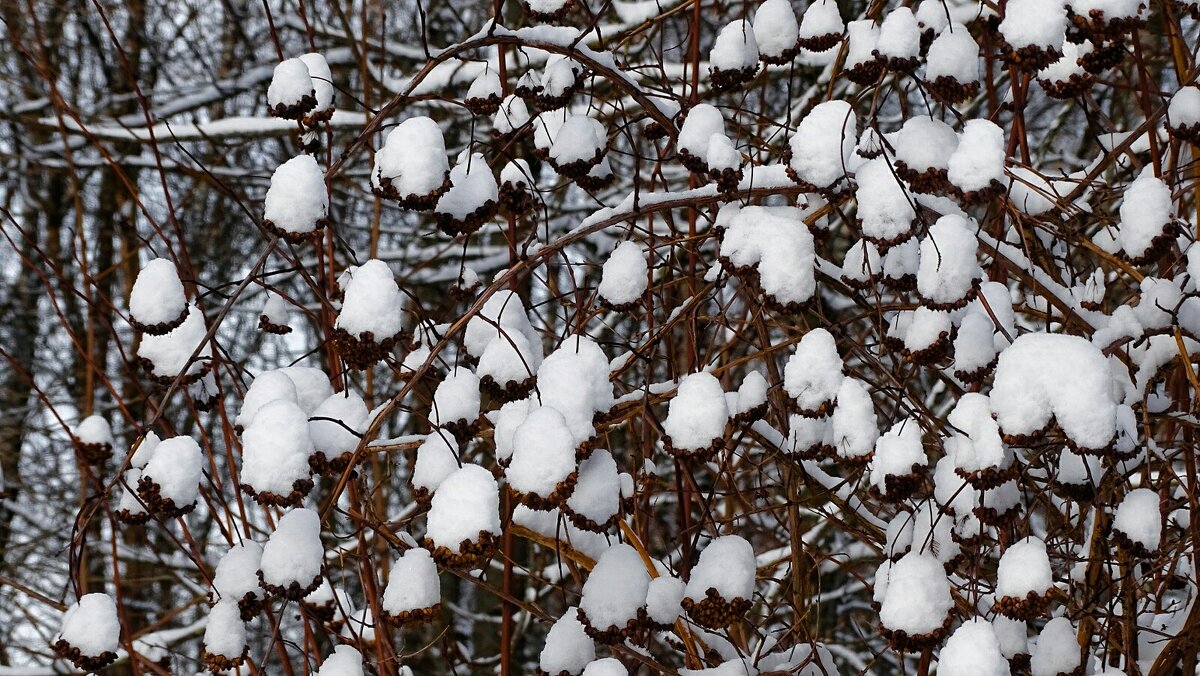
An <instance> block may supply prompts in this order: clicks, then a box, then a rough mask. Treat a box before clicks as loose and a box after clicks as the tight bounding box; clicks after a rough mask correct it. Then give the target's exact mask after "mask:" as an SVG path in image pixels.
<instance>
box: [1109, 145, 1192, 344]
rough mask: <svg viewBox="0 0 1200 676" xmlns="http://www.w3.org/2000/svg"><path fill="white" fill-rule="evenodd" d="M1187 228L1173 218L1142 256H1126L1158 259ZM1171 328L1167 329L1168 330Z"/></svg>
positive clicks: (1137, 262)
mask: <svg viewBox="0 0 1200 676" xmlns="http://www.w3.org/2000/svg"><path fill="white" fill-rule="evenodd" d="M1196 126H1197V131H1198V132H1200V123H1197V125H1196ZM1186 230H1187V228H1185V227H1184V223H1183V222H1181V221H1180V220H1178V219H1174V218H1173V219H1171V220H1170V221H1169V222H1167V223H1164V224H1163V226H1162V230H1161V231H1160V232H1159V234H1157V235H1155V236H1154V238H1153V239H1152V240H1150V246H1148V247H1147V248H1146V251H1145V253H1143V254H1142V255H1140V256H1125V258H1126V260H1128V261H1129V263H1130V264H1132V265H1146V264H1148V263H1152V262H1154V261H1157V260H1159V259H1160V258H1162V257H1163V256H1164V255H1165V254H1167V253H1168V252H1170V251H1171V249H1172V248H1173V247H1174V246H1175V239H1176V238H1177V237H1179V235H1180V234H1182V233H1183V232H1184V231H1186ZM1170 330H1171V329H1167V331H1170Z"/></svg>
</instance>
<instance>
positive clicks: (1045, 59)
mask: <svg viewBox="0 0 1200 676" xmlns="http://www.w3.org/2000/svg"><path fill="white" fill-rule="evenodd" d="M996 42H997V47H998V48H999V50H1000V58H1001V59H1003V60H1004V62H1005V63H1008V64H1010V65H1013V66H1016V67H1017V68H1020V69H1021V70H1024V71H1026V72H1033V73H1036V72H1037V71H1039V70H1041V69H1043V68H1045V67H1046V66H1049V65H1050V64H1052V63H1054V62H1055V61H1057V60H1059V59H1060V58H1062V52H1061V51H1059V50H1057V49H1055V48H1053V47H1042V46H1040V45H1026V46H1024V47H1021V48H1020V49H1013V47H1012V45H1010V44H1008V41H1007V40H1005V39H1004V36H1003V35H1000V34H999V33H997V34H996Z"/></svg>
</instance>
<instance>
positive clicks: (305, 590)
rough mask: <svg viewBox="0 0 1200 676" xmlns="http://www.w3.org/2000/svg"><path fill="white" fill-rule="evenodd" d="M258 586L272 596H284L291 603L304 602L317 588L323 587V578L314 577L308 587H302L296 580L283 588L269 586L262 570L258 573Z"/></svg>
mask: <svg viewBox="0 0 1200 676" xmlns="http://www.w3.org/2000/svg"><path fill="white" fill-rule="evenodd" d="M258 586H260V587H262V588H263V589H265V590H267V593H269V594H271V595H272V596H282V597H283V598H285V599H287V600H289V601H303V600H304V597H305V596H308V595H309V594H311V593H313V592H315V591H316V590H317V587H320V586H321V576H320V575H318V576H316V577H314V578H313V580H312V582H310V583H309V584H308V586H306V587H302V586H300V582H298V581H296V580H292V581H291V582H290V583H288V585H287V586H286V587H281V586H279V585H274V584H268V583H267V581H266V580H265V579H264V578H263V572H262V571H261V570H260V571H258Z"/></svg>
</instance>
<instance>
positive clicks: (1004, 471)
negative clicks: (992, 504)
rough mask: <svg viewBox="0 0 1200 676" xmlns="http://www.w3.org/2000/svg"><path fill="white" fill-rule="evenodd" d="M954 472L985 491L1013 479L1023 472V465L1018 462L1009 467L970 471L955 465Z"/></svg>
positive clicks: (976, 487) (974, 486)
mask: <svg viewBox="0 0 1200 676" xmlns="http://www.w3.org/2000/svg"><path fill="white" fill-rule="evenodd" d="M954 473H955V474H957V475H958V476H960V477H962V478H963V479H964V480H965V481H966V482H967V483H969V484H971V486H972V487H973V488H975V489H977V490H981V491H985V490H989V489H992V488H996V487H998V486H1000V485H1002V484H1004V483H1006V482H1009V481H1012V480H1013V479H1015V478H1017V477H1018V476H1020V474H1021V466H1020V465H1019V464H1017V463H1016V462H1014V463H1012V464H1011V465H1009V466H1008V467H1004V468H1000V467H985V468H983V469H980V470H975V471H972V472H968V471H966V470H964V469H963V468H961V467H955V468H954Z"/></svg>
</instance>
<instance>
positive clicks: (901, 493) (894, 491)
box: [871, 463, 928, 504]
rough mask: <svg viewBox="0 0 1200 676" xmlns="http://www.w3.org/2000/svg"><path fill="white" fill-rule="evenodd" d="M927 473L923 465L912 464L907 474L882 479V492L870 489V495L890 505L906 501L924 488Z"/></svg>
mask: <svg viewBox="0 0 1200 676" xmlns="http://www.w3.org/2000/svg"><path fill="white" fill-rule="evenodd" d="M927 473H928V471H927V470H926V468H925V466H924V465H918V464H915V463H914V464H913V466H912V467H911V468H910V469H909V472H908V473H907V474H888V475H887V476H885V477H884V478H883V491H880V490H879V489H878V488H877V487H875V486H872V487H871V493H872V494H873V495H876V496H878V497H880V498H882V499H883V500H886V501H887V502H890V503H892V504H899V503H903V502H905V501H907V500H908V499H909V498H911V497H912V496H914V495H916V493H917V491H919V490H920V489H921V488H923V487H924V486H925V479H926V475H927Z"/></svg>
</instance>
